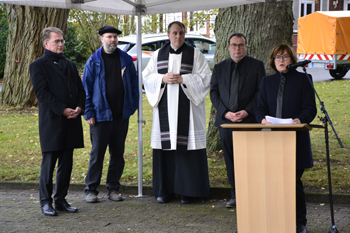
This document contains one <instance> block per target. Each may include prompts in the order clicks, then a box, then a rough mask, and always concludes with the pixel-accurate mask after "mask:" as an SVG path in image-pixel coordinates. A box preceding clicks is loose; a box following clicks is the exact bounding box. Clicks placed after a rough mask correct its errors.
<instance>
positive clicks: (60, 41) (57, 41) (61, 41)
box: [53, 40, 66, 44]
mask: <svg viewBox="0 0 350 233" xmlns="http://www.w3.org/2000/svg"><path fill="white" fill-rule="evenodd" d="M53 43H55V44H60V43H62V44H64V43H66V41H64V40H54V41H53Z"/></svg>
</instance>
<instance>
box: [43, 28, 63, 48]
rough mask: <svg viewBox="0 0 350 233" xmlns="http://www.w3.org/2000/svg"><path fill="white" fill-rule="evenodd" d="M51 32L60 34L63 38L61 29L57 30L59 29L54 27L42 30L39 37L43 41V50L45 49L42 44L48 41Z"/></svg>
mask: <svg viewBox="0 0 350 233" xmlns="http://www.w3.org/2000/svg"><path fill="white" fill-rule="evenodd" d="M51 32H55V33H58V34H61V35H62V36H63V37H64V34H63V31H62V30H61V29H59V28H56V27H47V28H44V29H43V31H42V32H41V37H42V40H43V46H44V48H45V43H44V42H45V41H48V40H50V36H51Z"/></svg>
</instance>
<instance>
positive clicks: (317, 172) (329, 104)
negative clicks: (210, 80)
mask: <svg viewBox="0 0 350 233" xmlns="http://www.w3.org/2000/svg"><path fill="white" fill-rule="evenodd" d="M315 88H316V90H317V92H318V94H319V95H320V97H321V98H322V100H323V101H324V103H325V107H326V109H327V110H328V113H329V115H330V117H331V119H332V121H333V125H334V127H335V129H336V131H337V133H338V135H339V137H340V138H341V141H342V143H343V145H344V148H340V146H339V144H338V141H337V139H336V137H335V134H334V132H333V131H332V128H331V127H329V136H330V142H329V145H330V156H331V157H330V158H331V170H332V185H333V190H334V192H335V193H350V171H349V170H350V160H349V157H350V110H349V107H350V95H349V93H350V81H349V80H337V81H331V82H319V83H315ZM317 105H318V106H319V103H318V100H317ZM206 106H207V119H208V118H209V111H210V106H211V102H210V99H209V96H207V98H206ZM143 107H144V108H143V118H144V120H145V121H146V124H145V125H144V126H143V179H144V184H146V185H147V184H149V185H150V184H151V181H152V149H151V147H150V138H151V130H152V108H151V107H150V105H149V104H148V102H147V98H146V96H145V95H143ZM318 116H321V117H322V116H323V114H322V113H321V111H320V110H319V109H318ZM312 123H313V124H321V121H320V119H319V118H318V117H316V118H315V119H314V121H313V122H312ZM83 126H84V138H85V148H83V149H76V150H75V151H74V165H73V171H72V181H71V183H84V178H85V175H86V172H87V167H88V164H89V153H90V150H91V143H90V137H89V127H88V124H87V123H86V122H85V121H84V122H83ZM310 134H311V142H312V150H313V157H314V163H315V166H314V167H313V168H312V169H308V170H306V172H305V173H304V176H303V181H304V184H305V186H306V189H307V190H309V191H314V192H327V191H328V179H327V167H326V150H325V139H324V130H323V129H314V130H312V131H311V132H310ZM108 161H109V155H108V153H106V157H105V160H104V170H103V175H102V180H101V182H102V183H105V181H106V172H107V166H108ZM125 162H126V163H125V169H124V173H123V176H122V179H121V183H122V184H124V185H137V182H138V125H137V113H136V114H134V116H132V117H131V118H130V127H129V133H128V137H127V139H126V150H125ZM40 163H41V151H40V143H39V133H38V111H37V108H29V109H16V108H9V107H6V106H2V107H0V181H2V182H3V181H25V182H38V180H39V175H40ZM208 165H209V176H210V184H211V186H215V187H228V186H229V183H228V180H227V176H226V167H225V162H224V159H223V155H222V152H221V151H218V152H216V153H214V154H208Z"/></svg>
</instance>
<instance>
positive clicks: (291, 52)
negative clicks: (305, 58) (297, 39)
mask: <svg viewBox="0 0 350 233" xmlns="http://www.w3.org/2000/svg"><path fill="white" fill-rule="evenodd" d="M284 51H286V53H287V54H288V55H289V56H290V59H291V61H292V63H291V64H295V63H297V60H298V59H297V55H296V53H295V51H294V49H293V48H292V46H290V45H288V44H279V45H277V46H276V47H275V48H274V49H273V50H272V52H271V54H270V67H271V68H272V69H273V70H274V71H277V69H276V65H275V56H276V55H277V54H282V53H283V52H284Z"/></svg>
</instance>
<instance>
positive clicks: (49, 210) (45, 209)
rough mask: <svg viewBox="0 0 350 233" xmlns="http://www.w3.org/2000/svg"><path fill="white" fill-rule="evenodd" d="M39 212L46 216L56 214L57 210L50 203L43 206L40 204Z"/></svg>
mask: <svg viewBox="0 0 350 233" xmlns="http://www.w3.org/2000/svg"><path fill="white" fill-rule="evenodd" d="M41 212H42V213H43V214H44V215H46V216H57V212H56V210H55V209H54V208H53V207H52V205H51V204H45V205H44V206H42V207H41Z"/></svg>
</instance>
